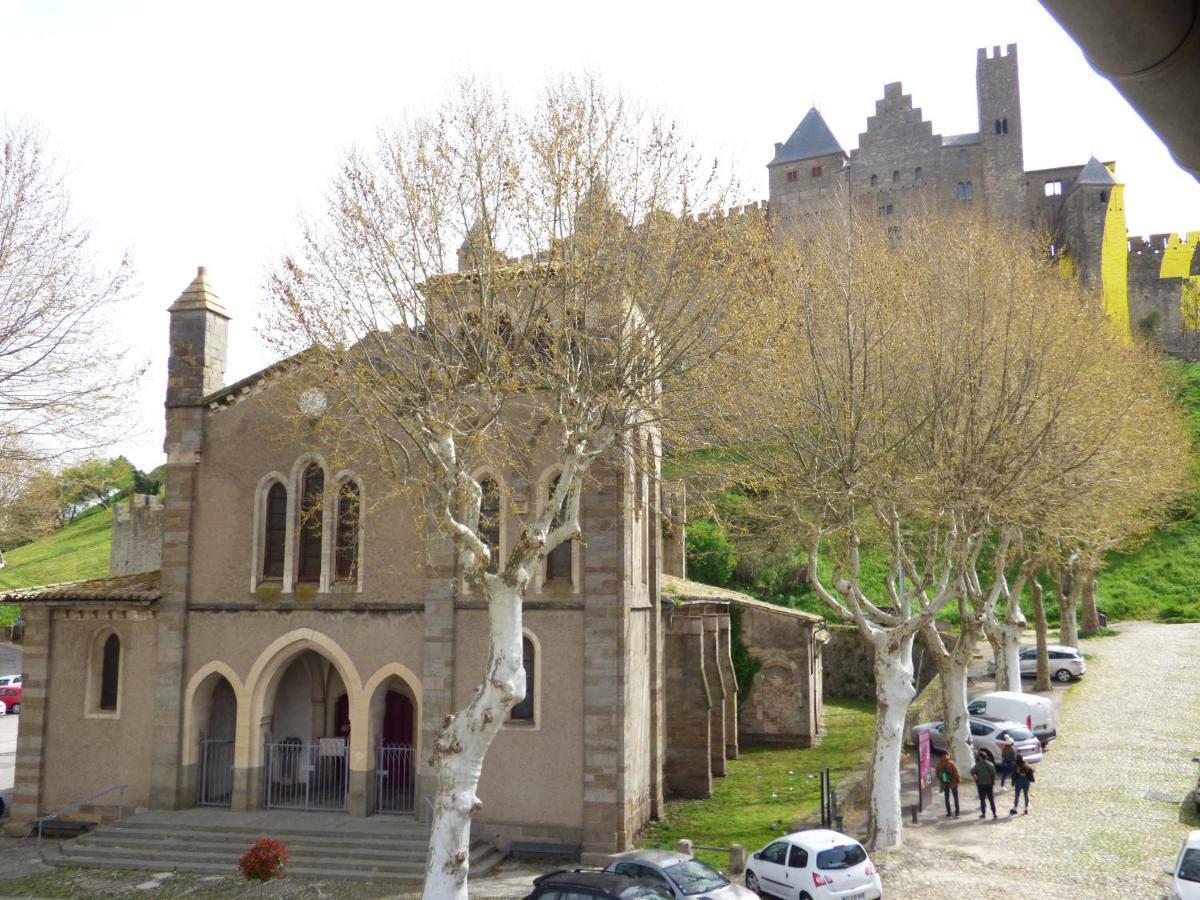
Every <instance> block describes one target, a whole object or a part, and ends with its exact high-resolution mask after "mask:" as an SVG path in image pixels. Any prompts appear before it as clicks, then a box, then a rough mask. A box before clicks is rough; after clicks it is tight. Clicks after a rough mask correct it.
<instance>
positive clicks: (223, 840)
mask: <svg viewBox="0 0 1200 900" xmlns="http://www.w3.org/2000/svg"><path fill="white" fill-rule="evenodd" d="M296 822H297V823H298V824H291V823H288V824H283V823H271V824H269V825H266V826H265V827H264V826H263V824H261V823H259V824H254V825H247V824H238V823H236V822H233V821H230V822H216V823H210V822H204V823H203V824H201V823H197V824H195V825H193V824H191V823H168V822H164V821H162V820H161V819H151V820H140V821H139V818H138V817H134V818H132V819H128V820H125V821H122V822H118V823H114V824H112V825H104V826H101V827H100V828H98V829H97V830H96V831H93V832H91V833H89V834H86V835H83V836H82V837H78V838H74V839H72V840H60V841H47V842H46V843H45V844H44V848H45V850H44V856H45V859H46V861H47V862H48V863H51V864H53V865H59V866H80V867H88V868H103V869H146V870H149V871H154V872H164V871H177V872H197V873H204V874H213V875H217V874H221V875H228V874H236V873H237V871H238V860H240V859H241V857H242V854H244V853H245V852H246V850H248V849H249V848H250V847H251V846H252V845H253V844H254V842H255V841H256V840H258V839H259V838H260V837H263V836H264V835H270V836H271V837H274V838H278V839H279V840H281V841H283V842H284V843H285V844H286V845H287V847H288V851H289V853H290V861H289V863H288V869H287V871H288V874H289V875H295V876H306V877H314V878H317V877H319V878H333V879H347V880H397V881H420V880H421V878H422V876H423V875H424V871H425V855H426V852H427V849H428V841H429V836H428V831H427V830H426V827H425V826H424V825H421V824H419V823H417V822H413V821H405V820H396V821H389V822H387V823H386V824H380V823H378V822H376V823H374V824H372V825H370V826H367V825H359V824H357V823H355V822H354V821H353V820H345V821H343V822H339V823H338V825H337V827H336V828H333V829H328V830H323V829H318V828H312V827H306V826H305V824H304V822H303V817H297V819H296ZM502 860H503V856H502V855H501V854H500V853H499V852H498V851H497V850H496V849H495V847H493V846H492V845H491V844H490V843H488V842H486V841H476V842H474V843H473V844H472V845H471V857H470V864H471V875H472V876H473V877H479V876H482V875H486V874H487V873H488V872H490V871H491V870H492V869H493V868H494V867H495V866H496V865H497V864H499V863H500V862H501V861H502Z"/></svg>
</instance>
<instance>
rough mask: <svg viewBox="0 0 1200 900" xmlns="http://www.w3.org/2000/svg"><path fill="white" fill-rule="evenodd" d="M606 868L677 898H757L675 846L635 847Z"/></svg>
mask: <svg viewBox="0 0 1200 900" xmlns="http://www.w3.org/2000/svg"><path fill="white" fill-rule="evenodd" d="M604 871H605V872H615V873H617V874H618V875H627V876H629V877H630V878H641V879H643V880H645V881H653V882H654V883H655V884H657V885H658V886H659V887H661V888H665V889H666V890H667V891H669V892H670V894H671V896H672V897H675V898H677V900H683V898H686V897H696V896H704V897H709V898H711V900H754V894H753V893H751V892H750V891H748V890H746V889H745V888H744V887H742V886H741V885H740V884H734V883H733V882H731V881H730V880H729V879H728V878H726V877H725V876H724V875H722V874H721V873H720V872H718V871H717V870H716V869H714V868H713V867H712V866H710V865H708V864H707V863H703V862H701V861H700V860H698V859H694V858H693V857H691V856H688V855H687V854H686V853H678V852H676V851H674V850H632V851H630V852H629V853H622V854H621V855H620V856H618V857H617V858H616V859H614V860H613V861H612V862H611V863H609V864H608V865H607V866H606V867H605V869H604ZM560 896H565V895H560ZM572 896H574V895H572Z"/></svg>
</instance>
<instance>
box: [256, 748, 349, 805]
mask: <svg viewBox="0 0 1200 900" xmlns="http://www.w3.org/2000/svg"><path fill="white" fill-rule="evenodd" d="M265 750H266V752H265V754H264V755H265V760H266V775H267V777H266V786H265V790H266V797H265V798H264V805H265V806H266V807H267V809H305V810H308V809H320V810H344V809H345V808H346V795H347V794H348V793H349V791H348V785H349V778H350V767H349V754H348V753H347V748H346V741H345V739H344V738H319V739H318V740H316V741H311V742H308V743H305V742H303V741H301V740H299V739H298V738H286V739H284V740H282V741H278V742H272V741H268V742H267V744H266V748H265Z"/></svg>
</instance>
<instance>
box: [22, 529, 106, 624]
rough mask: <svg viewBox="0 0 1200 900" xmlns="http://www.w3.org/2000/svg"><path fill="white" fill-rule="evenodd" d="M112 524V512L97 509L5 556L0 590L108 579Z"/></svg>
mask: <svg viewBox="0 0 1200 900" xmlns="http://www.w3.org/2000/svg"><path fill="white" fill-rule="evenodd" d="M112 521H113V514H112V510H111V509H104V508H103V507H97V508H96V509H95V510H94V511H92V510H89V511H88V512H87V513H84V514H83V515H81V516H79V518H77V519H76V520H75V521H74V522H72V523H70V524H69V525H66V526H64V527H63V528H61V529H59V530H58V531H56V532H54V534H51V535H48V536H46V537H44V538H42V539H41V540H37V541H34V542H33V543H32V544H26V545H25V546H24V547H17V548H16V549H15V550H12V551H11V552H9V553H6V554H4V562H5V563H6V565H5V567H4V568H3V569H0V589H12V588H23V587H34V586H36V585H41V584H54V583H56V582H60V581H87V580H89V579H92V578H104V577H105V576H106V575H108V553H109V546H110V544H111V541H112ZM0 610H3V607H0Z"/></svg>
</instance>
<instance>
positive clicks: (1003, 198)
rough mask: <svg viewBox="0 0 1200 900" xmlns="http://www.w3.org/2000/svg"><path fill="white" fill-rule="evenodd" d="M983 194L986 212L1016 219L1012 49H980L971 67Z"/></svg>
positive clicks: (1020, 173) (1017, 112)
mask: <svg viewBox="0 0 1200 900" xmlns="http://www.w3.org/2000/svg"><path fill="white" fill-rule="evenodd" d="M975 91H976V95H977V97H978V102H979V140H980V145H981V149H982V150H983V188H984V190H983V196H984V198H985V201H984V202H985V203H986V204H987V208H988V212H989V213H991V214H993V215H998V216H1001V217H1003V218H1005V219H1008V220H1010V221H1017V220H1018V219H1019V218H1020V217H1021V216H1022V214H1023V212H1024V208H1025V158H1024V153H1023V152H1022V149H1021V91H1020V86H1019V84H1018V81H1017V45H1016V44H1009V45H1008V47H1007V48H1006V52H1004V53H1001V51H1000V48H999V47H993V48H992V52H991V55H990V56H989V55H988V51H987V49H986V48H984V47H980V48H979V51H978V56H977V58H976V63H975Z"/></svg>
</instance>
